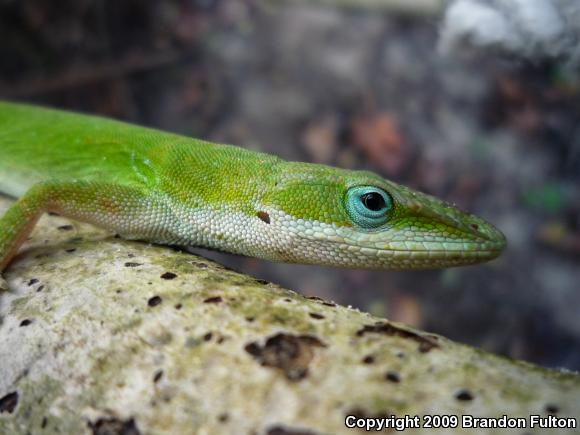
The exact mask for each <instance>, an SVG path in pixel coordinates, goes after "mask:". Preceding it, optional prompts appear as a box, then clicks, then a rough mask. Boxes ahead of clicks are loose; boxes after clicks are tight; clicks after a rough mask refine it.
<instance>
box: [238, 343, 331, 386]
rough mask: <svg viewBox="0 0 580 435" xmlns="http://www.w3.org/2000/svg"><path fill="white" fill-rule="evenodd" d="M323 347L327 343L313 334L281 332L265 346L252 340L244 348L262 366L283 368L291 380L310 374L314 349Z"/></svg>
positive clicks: (298, 379)
mask: <svg viewBox="0 0 580 435" xmlns="http://www.w3.org/2000/svg"><path fill="white" fill-rule="evenodd" d="M321 347H326V345H325V344H324V343H323V342H322V341H320V340H319V339H318V338H317V337H314V336H312V335H291V334H284V333H279V334H276V335H273V336H271V337H269V338H268V339H267V340H266V343H265V344H264V345H263V346H260V345H259V344H258V343H257V342H252V343H249V344H247V345H246V346H245V348H244V349H245V350H246V352H248V353H249V354H250V355H252V356H253V357H254V358H255V359H256V360H257V361H258V362H259V363H260V364H261V365H262V366H264V367H273V368H276V369H279V370H282V371H283V372H284V374H285V375H286V378H287V379H288V380H290V381H300V380H302V379H304V378H305V377H306V376H307V375H308V365H309V364H310V362H311V361H312V359H313V358H314V349H316V348H321Z"/></svg>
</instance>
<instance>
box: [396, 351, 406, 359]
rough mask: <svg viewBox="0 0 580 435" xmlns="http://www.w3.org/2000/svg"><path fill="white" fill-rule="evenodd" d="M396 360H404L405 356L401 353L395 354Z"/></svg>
mask: <svg viewBox="0 0 580 435" xmlns="http://www.w3.org/2000/svg"><path fill="white" fill-rule="evenodd" d="M397 358H401V359H403V358H405V354H404V353H403V352H399V353H397Z"/></svg>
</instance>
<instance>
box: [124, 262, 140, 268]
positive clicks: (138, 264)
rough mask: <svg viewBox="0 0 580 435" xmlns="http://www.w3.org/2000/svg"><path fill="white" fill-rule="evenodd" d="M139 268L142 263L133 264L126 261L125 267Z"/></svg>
mask: <svg viewBox="0 0 580 435" xmlns="http://www.w3.org/2000/svg"><path fill="white" fill-rule="evenodd" d="M139 266H143V263H133V262H131V261H127V262H126V263H125V267H139Z"/></svg>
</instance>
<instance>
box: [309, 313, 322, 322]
mask: <svg viewBox="0 0 580 435" xmlns="http://www.w3.org/2000/svg"><path fill="white" fill-rule="evenodd" d="M308 315H309V316H310V317H312V318H313V319H316V320H320V319H324V316H323V315H322V314H318V313H308Z"/></svg>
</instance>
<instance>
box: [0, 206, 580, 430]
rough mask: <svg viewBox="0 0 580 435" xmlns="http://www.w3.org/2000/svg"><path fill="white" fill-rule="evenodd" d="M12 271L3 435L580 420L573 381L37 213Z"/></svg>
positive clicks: (1, 384) (2, 305)
mask: <svg viewBox="0 0 580 435" xmlns="http://www.w3.org/2000/svg"><path fill="white" fill-rule="evenodd" d="M7 204H8V202H7V201H5V200H2V202H0V207H6V205H7ZM0 212H1V211H0ZM5 276H6V278H7V280H8V283H9V285H10V292H8V293H5V294H2V295H0V433H10V434H26V433H47V434H52V433H54V434H56V433H60V434H62V433H75V434H81V433H119V434H120V433H124V434H137V433H141V434H174V433H179V434H188V433H191V434H220V433H224V434H231V433H240V434H241V433H256V434H297V433H311V434H341V433H345V434H346V433H355V432H356V431H355V430H353V429H347V428H346V427H345V425H344V422H345V417H346V416H347V415H357V416H359V417H361V416H367V417H372V416H377V417H380V416H389V415H397V416H402V415H420V416H422V415H426V414H431V415H433V414H438V415H442V414H455V415H460V414H471V415H477V416H486V417H497V416H501V415H504V414H507V415H513V416H523V417H526V416H528V415H530V414H538V415H548V414H557V415H558V416H577V415H580V376H578V375H577V374H574V373H567V372H560V371H553V370H548V369H543V368H540V367H536V366H533V365H530V364H527V363H524V362H518V361H514V360H510V359H507V358H502V357H498V356H494V355H491V354H489V353H485V352H483V351H480V350H477V349H473V348H471V347H468V346H464V345H461V344H457V343H453V342H451V341H450V340H447V339H445V338H443V337H440V336H437V335H435V334H430V333H426V332H422V331H418V330H415V329H413V328H410V327H407V326H404V325H401V324H398V323H394V322H389V321H388V320H385V319H380V318H376V317H373V316H371V315H369V314H366V313H362V312H359V311H357V310H353V309H350V308H346V307H342V306H339V305H336V304H334V303H332V302H329V301H324V300H321V299H318V298H307V297H304V296H302V295H299V294H297V293H295V292H292V291H290V290H286V289H284V288H280V287H279V286H276V285H274V284H270V283H265V282H263V281H260V280H256V279H254V278H252V277H249V276H246V275H242V274H240V273H237V272H234V271H232V270H228V269H226V268H224V267H222V266H220V265H218V264H216V263H214V262H211V261H209V260H206V259H204V258H201V257H198V256H194V255H190V254H187V253H184V252H179V251H176V250H174V249H170V248H167V247H160V246H152V245H148V244H146V243H138V242H129V241H124V240H121V239H118V238H114V237H112V235H111V234H108V233H106V232H104V231H101V230H98V229H95V228H93V227H91V226H89V225H83V224H79V223H77V222H71V221H67V220H65V219H63V218H60V217H54V216H50V217H49V216H45V217H43V218H42V220H41V222H40V223H39V225H38V226H37V228H36V229H35V231H34V233H33V235H32V237H31V239H30V240H29V241H28V242H27V244H26V246H25V247H24V249H23V250H22V251H21V254H19V256H18V257H17V259H16V261H15V262H14V263H13V264H12V266H11V267H10V268H9V269H8V270H7V271H6V274H5ZM537 430H538V429H536V431H537ZM107 431H108V432H107ZM536 431H535V430H533V429H528V430H527V432H529V433H542V432H541V430H539V431H537V432H536ZM407 433H413V431H407ZM433 433H438V432H437V431H433ZM440 433H446V431H445V430H442V431H441V432H440ZM469 433H477V431H470V432H469ZM482 433H493V432H489V430H487V429H486V430H484V431H482ZM498 433H500V432H498Z"/></svg>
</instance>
